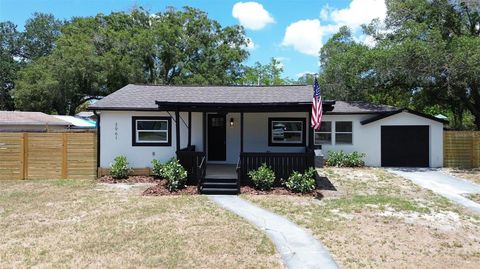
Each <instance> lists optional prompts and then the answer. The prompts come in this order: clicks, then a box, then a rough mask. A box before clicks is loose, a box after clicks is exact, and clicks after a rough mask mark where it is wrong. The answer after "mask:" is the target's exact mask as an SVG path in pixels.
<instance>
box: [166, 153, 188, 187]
mask: <svg viewBox="0 0 480 269" xmlns="http://www.w3.org/2000/svg"><path fill="white" fill-rule="evenodd" d="M161 174H162V176H163V177H164V178H165V179H166V180H167V188H168V190H169V191H177V190H179V189H182V188H184V187H185V183H186V182H187V171H186V170H185V168H183V166H182V165H181V164H180V163H179V162H178V160H177V159H175V158H172V159H170V160H169V161H168V162H166V163H165V164H163V165H162V168H161Z"/></svg>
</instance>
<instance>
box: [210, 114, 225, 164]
mask: <svg viewBox="0 0 480 269" xmlns="http://www.w3.org/2000/svg"><path fill="white" fill-rule="evenodd" d="M226 138H227V129H226V116H225V115H219V114H209V115H208V151H207V154H208V160H209V161H225V160H226V157H227V150H226V145H227V143H226V142H227V141H226Z"/></svg>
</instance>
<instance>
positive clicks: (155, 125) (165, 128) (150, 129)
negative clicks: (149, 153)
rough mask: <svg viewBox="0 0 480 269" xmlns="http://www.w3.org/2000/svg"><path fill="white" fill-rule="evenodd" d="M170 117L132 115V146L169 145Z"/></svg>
mask: <svg viewBox="0 0 480 269" xmlns="http://www.w3.org/2000/svg"><path fill="white" fill-rule="evenodd" d="M171 134H172V131H171V118H170V117H132V146H171V145H172V142H171V136H172V135H171Z"/></svg>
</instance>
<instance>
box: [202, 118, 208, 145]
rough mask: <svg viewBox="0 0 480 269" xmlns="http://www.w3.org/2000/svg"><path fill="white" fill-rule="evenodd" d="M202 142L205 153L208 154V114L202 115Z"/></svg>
mask: <svg viewBox="0 0 480 269" xmlns="http://www.w3.org/2000/svg"><path fill="white" fill-rule="evenodd" d="M202 118H203V120H202V140H203V152H204V153H206V152H207V112H203V114H202Z"/></svg>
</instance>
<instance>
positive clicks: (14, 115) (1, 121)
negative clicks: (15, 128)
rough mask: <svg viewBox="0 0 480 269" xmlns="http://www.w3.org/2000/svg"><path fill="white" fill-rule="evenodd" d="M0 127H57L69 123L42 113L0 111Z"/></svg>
mask: <svg viewBox="0 0 480 269" xmlns="http://www.w3.org/2000/svg"><path fill="white" fill-rule="evenodd" d="M0 125H58V126H62V125H63V126H68V125H70V123H68V122H66V121H64V120H61V119H57V118H55V117H54V116H52V115H47V114H45V113H42V112H23V111H0Z"/></svg>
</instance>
